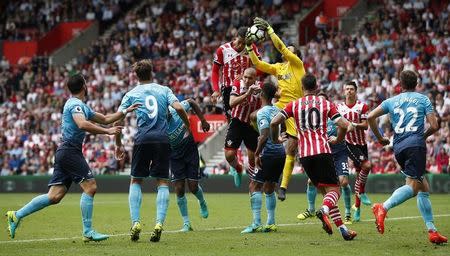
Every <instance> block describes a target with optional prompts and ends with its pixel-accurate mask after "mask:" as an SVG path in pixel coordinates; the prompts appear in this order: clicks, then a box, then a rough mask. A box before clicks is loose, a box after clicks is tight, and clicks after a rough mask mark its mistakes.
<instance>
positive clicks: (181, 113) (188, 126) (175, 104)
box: [170, 101, 191, 132]
mask: <svg viewBox="0 0 450 256" xmlns="http://www.w3.org/2000/svg"><path fill="white" fill-rule="evenodd" d="M170 106H171V107H172V108H174V109H175V111H177V114H178V115H179V116H180V118H181V120H183V123H184V125H185V126H186V129H187V130H188V131H189V132H190V131H191V124H190V123H189V117H188V115H187V113H186V111H185V110H184V108H183V105H181V103H180V102H178V101H174V102H173V103H172V104H170Z"/></svg>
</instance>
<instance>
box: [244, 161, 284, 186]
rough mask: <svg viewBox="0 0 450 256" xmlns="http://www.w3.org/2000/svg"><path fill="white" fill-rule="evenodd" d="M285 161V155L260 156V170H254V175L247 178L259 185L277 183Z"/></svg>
mask: <svg viewBox="0 0 450 256" xmlns="http://www.w3.org/2000/svg"><path fill="white" fill-rule="evenodd" d="M285 160H286V155H280V156H262V157H261V164H262V170H256V172H255V175H254V176H253V177H250V175H249V178H250V179H252V180H254V181H256V182H259V183H264V182H266V181H268V182H275V183H277V182H278V181H279V179H280V175H281V174H282V173H283V168H284V162H285Z"/></svg>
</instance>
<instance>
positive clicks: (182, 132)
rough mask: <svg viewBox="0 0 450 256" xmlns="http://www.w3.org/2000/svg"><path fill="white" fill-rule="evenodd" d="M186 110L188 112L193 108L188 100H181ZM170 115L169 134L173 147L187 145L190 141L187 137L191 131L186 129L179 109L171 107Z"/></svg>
mask: <svg viewBox="0 0 450 256" xmlns="http://www.w3.org/2000/svg"><path fill="white" fill-rule="evenodd" d="M181 105H182V106H183V108H184V110H185V111H186V112H188V111H189V110H190V109H191V105H190V104H189V102H188V101H187V100H184V101H182V102H181ZM169 111H170V115H171V117H170V118H169V127H168V128H167V135H168V136H169V143H170V147H171V148H172V149H175V148H180V147H181V146H183V145H185V143H186V142H187V141H188V140H187V138H189V137H190V133H189V132H188V130H187V129H186V126H185V125H184V123H183V120H181V117H180V116H179V115H178V113H177V111H176V110H175V109H174V108H172V107H169Z"/></svg>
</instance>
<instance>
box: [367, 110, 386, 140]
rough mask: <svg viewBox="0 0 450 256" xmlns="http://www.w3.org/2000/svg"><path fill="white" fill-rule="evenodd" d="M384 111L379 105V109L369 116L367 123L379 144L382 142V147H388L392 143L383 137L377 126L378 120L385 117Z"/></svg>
mask: <svg viewBox="0 0 450 256" xmlns="http://www.w3.org/2000/svg"><path fill="white" fill-rule="evenodd" d="M384 114H385V113H384V110H383V108H382V107H381V105H379V106H378V107H376V108H375V109H374V110H372V111H371V112H370V113H369V116H367V121H368V123H369V126H370V129H371V130H372V132H373V134H374V135H375V137H376V138H377V140H378V142H380V143H381V144H382V145H384V146H386V145H389V143H390V141H389V139H388V138H386V137H383V136H382V135H381V133H380V131H379V130H378V125H377V118H378V117H380V116H382V115H384Z"/></svg>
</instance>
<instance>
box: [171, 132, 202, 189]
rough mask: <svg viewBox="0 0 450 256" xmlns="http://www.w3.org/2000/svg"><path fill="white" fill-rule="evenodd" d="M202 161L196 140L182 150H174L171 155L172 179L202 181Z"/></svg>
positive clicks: (188, 143)
mask: <svg viewBox="0 0 450 256" xmlns="http://www.w3.org/2000/svg"><path fill="white" fill-rule="evenodd" d="M199 165H200V159H199V154H198V148H197V145H196V144H195V142H194V140H190V141H189V142H187V144H186V145H184V146H183V147H181V148H178V149H172V153H171V155H170V178H171V180H172V181H176V180H184V179H189V180H200V178H201V175H200V166H199Z"/></svg>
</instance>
